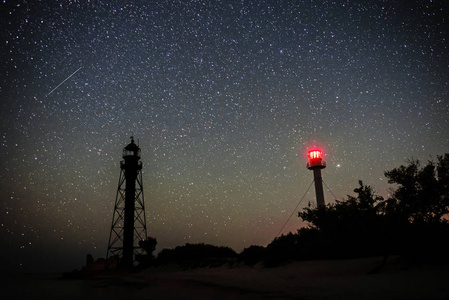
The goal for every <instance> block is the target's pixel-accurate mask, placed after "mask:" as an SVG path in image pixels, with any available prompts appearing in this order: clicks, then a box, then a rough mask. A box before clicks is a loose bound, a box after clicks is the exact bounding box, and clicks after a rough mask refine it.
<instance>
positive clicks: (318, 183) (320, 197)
mask: <svg viewBox="0 0 449 300" xmlns="http://www.w3.org/2000/svg"><path fill="white" fill-rule="evenodd" d="M307 157H308V158H309V162H308V163H307V169H309V170H313V179H314V181H315V193H316V204H317V206H318V207H324V206H325V204H324V192H323V179H322V178H321V169H324V168H326V162H324V161H323V152H322V151H321V150H319V149H314V150H310V151H309V152H308V153H307Z"/></svg>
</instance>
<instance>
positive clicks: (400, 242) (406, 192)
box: [264, 154, 449, 266]
mask: <svg viewBox="0 0 449 300" xmlns="http://www.w3.org/2000/svg"><path fill="white" fill-rule="evenodd" d="M385 176H386V177H387V179H388V183H391V184H394V185H395V190H393V191H392V195H391V196H390V197H389V198H388V199H384V198H383V197H380V196H377V195H376V194H375V193H374V191H373V189H372V188H371V187H370V186H368V185H364V184H363V182H362V181H359V187H357V188H356V189H354V192H355V193H356V196H355V197H354V196H348V198H347V200H345V201H335V203H333V204H328V205H326V207H322V208H311V207H306V208H304V209H303V211H302V212H299V214H298V215H299V217H301V218H302V219H303V220H305V221H307V222H309V227H307V228H301V229H299V230H298V232H297V233H296V234H292V233H290V234H287V235H282V236H281V237H278V238H276V239H274V241H272V242H271V243H270V244H269V245H268V246H267V248H266V253H265V256H264V263H265V265H266V266H276V265H279V264H281V263H284V262H286V261H289V260H305V259H333V258H357V257H364V256H374V255H381V256H385V257H387V256H388V255H391V254H398V255H402V256H407V257H411V258H413V259H414V260H421V261H442V260H445V261H448V260H449V257H448V255H447V253H449V252H448V251H449V222H448V218H447V216H448V212H449V154H445V155H444V156H438V157H437V161H436V162H433V161H429V162H428V163H427V164H426V165H425V166H423V167H421V164H420V162H419V161H418V160H411V161H409V162H408V165H406V166H403V165H402V166H400V167H399V168H395V169H393V170H391V171H387V172H385Z"/></svg>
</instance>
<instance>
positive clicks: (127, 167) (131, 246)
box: [106, 140, 147, 268]
mask: <svg viewBox="0 0 449 300" xmlns="http://www.w3.org/2000/svg"><path fill="white" fill-rule="evenodd" d="M123 158H124V160H123V161H121V162H120V177H119V181H118V188H117V195H116V199H115V205H114V213H113V216H112V225H111V232H110V235H109V243H108V251H107V254H106V267H107V268H113V267H115V266H117V265H121V266H128V267H129V266H132V265H134V264H135V263H136V256H137V255H139V254H143V249H142V247H141V246H140V245H139V242H140V241H144V240H146V239H147V228H146V216H145V205H144V197H143V182H142V162H140V161H139V159H140V148H139V147H138V146H137V145H136V144H134V140H131V144H129V145H128V146H126V147H125V148H124V149H123Z"/></svg>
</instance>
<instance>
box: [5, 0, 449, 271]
mask: <svg viewBox="0 0 449 300" xmlns="http://www.w3.org/2000/svg"><path fill="white" fill-rule="evenodd" d="M0 7H1V18H0V24H1V28H2V30H1V43H2V45H1V48H0V50H1V57H2V63H1V66H0V97H1V98H0V99H1V100H0V101H1V102H0V103H1V106H0V117H1V144H0V146H1V147H0V157H1V163H0V195H1V206H0V226H1V227H0V238H1V240H0V241H1V250H0V251H1V253H0V256H1V261H0V263H1V265H2V268H4V269H8V270H12V271H18V270H24V271H29V270H43V268H44V267H45V270H47V271H48V270H49V271H52V270H58V271H59V270H70V269H71V268H78V267H80V266H81V265H82V264H83V263H84V259H85V255H86V254H87V253H91V254H93V256H94V258H98V257H105V255H106V248H107V242H108V238H109V230H110V226H111V220H112V212H113V205H114V201H115V196H116V190H117V184H118V178H119V173H120V167H119V163H120V160H121V159H122V158H121V155H122V149H123V147H125V146H126V145H127V144H128V143H129V142H130V136H131V135H134V137H135V139H136V142H137V139H139V144H140V147H141V149H142V162H143V166H144V167H143V171H144V173H143V181H144V194H145V204H146V211H147V226H148V230H149V235H150V236H153V237H156V238H157V240H158V250H161V249H163V248H168V247H170V248H172V247H175V246H178V245H183V244H185V243H199V242H204V243H210V244H214V245H218V246H221V245H225V246H230V247H232V248H233V249H234V250H236V251H241V250H242V249H243V248H244V247H249V246H250V245H253V244H258V245H263V246H265V245H267V244H268V243H269V242H271V241H272V240H273V238H274V237H275V236H276V235H277V233H278V232H279V230H280V229H281V228H282V226H283V225H284V223H285V222H286V221H287V219H288V217H289V216H290V215H291V214H292V212H293V211H294V209H295V207H296V205H297V204H298V203H299V201H300V199H301V197H302V196H303V195H304V194H305V192H306V191H307V188H308V187H309V185H310V184H311V182H312V180H313V175H312V172H311V171H309V170H307V169H306V167H305V164H306V162H307V158H306V153H307V150H308V149H310V148H311V147H321V148H322V149H323V151H324V154H325V155H324V160H325V161H326V162H327V165H328V166H327V168H326V169H324V170H323V171H322V174H323V180H324V182H325V184H326V185H327V187H328V188H329V189H330V191H329V190H328V188H327V187H326V186H325V198H326V201H327V202H331V201H333V200H334V199H335V198H334V196H333V195H335V197H337V199H339V200H341V199H343V198H346V195H348V194H351V195H352V194H353V189H354V188H355V187H357V181H358V180H359V179H361V180H363V181H364V182H365V183H366V184H369V185H371V186H373V187H374V189H375V190H376V192H377V193H378V194H380V195H382V196H384V197H387V196H388V194H389V193H390V188H392V186H391V185H389V184H388V183H387V180H386V178H385V177H384V175H383V173H384V171H386V170H390V169H392V168H395V167H398V166H400V165H401V164H405V163H406V160H407V159H411V158H418V159H421V160H423V161H424V162H425V161H427V160H428V159H431V158H436V155H442V154H444V153H446V152H448V151H449V133H448V128H449V121H448V120H449V99H448V96H449V78H448V74H449V57H448V53H449V49H448V45H449V44H448V38H449V35H448V33H449V32H448V31H449V30H448V28H449V24H448V15H449V8H448V7H447V4H446V1H444V0H440V1H438V0H433V1H431V0H428V1H424V0H422V1H405V0H404V1H380V0H379V1H355V0H345V1H314V0H307V1H301V0H296V1H293V0H292V1H246V0H241V1H205V0H204V1H180V0H178V1H168V0H167V1H124V0H123V1H96V0H90V1H87V0H79V1H74V0H73V1H8V0H3V1H2V3H1V4H0ZM61 83H62V84H61ZM60 84H61V85H60ZM58 85H59V86H58ZM314 201H315V194H314V190H313V187H312V188H311V189H310V190H309V192H308V193H307V194H306V196H305V198H304V200H303V202H302V203H301V205H300V206H299V209H300V208H301V207H304V206H306V205H307V204H308V203H309V202H311V203H312V205H314V204H313V203H314ZM300 226H304V224H303V223H302V222H301V219H299V218H298V217H297V216H296V212H295V214H294V215H293V217H292V218H291V219H290V221H289V222H288V224H287V226H286V227H285V229H284V230H283V231H282V233H284V234H285V233H288V232H290V231H296V229H298V228H299V227H300Z"/></svg>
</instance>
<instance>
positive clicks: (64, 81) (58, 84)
mask: <svg viewBox="0 0 449 300" xmlns="http://www.w3.org/2000/svg"><path fill="white" fill-rule="evenodd" d="M82 68H83V67H79V68H78V70H76V71H75V72H73V73H72V74H71V75H70V76H69V77H67V78H66V79H64V80H63V81H62V82H61V83H60V84H58V86H57V87H55V88H54V89H52V90H51V91H50V93H48V94H47V95H46V96H45V97H48V95H50V94H51V93H53V92H54V91H55V90H56V89H57V88H58V87H60V86H61V85H63V84H64V82H66V81H67V80H69V79H70V77H72V76H73V75H75V74H76V73H77V72H78V71H79V70H81V69H82Z"/></svg>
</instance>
